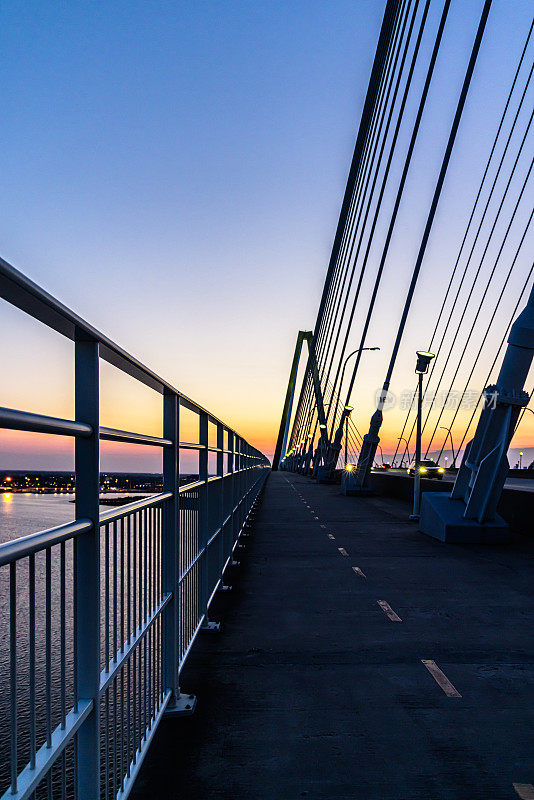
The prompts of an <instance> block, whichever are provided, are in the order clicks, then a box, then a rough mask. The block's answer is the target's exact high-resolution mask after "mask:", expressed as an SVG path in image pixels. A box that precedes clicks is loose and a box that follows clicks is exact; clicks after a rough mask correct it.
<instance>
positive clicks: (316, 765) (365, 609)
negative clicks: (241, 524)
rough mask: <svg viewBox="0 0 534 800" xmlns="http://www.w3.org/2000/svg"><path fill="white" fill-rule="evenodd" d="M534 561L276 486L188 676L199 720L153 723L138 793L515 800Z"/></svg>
mask: <svg viewBox="0 0 534 800" xmlns="http://www.w3.org/2000/svg"><path fill="white" fill-rule="evenodd" d="M306 503H307V504H308V505H309V506H311V509H310V508H308V507H307V505H306ZM328 534H332V535H333V536H335V540H333V539H330V538H329V537H328ZM338 548H344V549H345V551H346V552H347V553H348V555H346V556H345V555H343V554H342V552H340V551H339V550H338ZM533 556H534V549H533V547H532V545H531V544H530V543H527V542H523V543H517V544H515V545H512V546H511V547H508V548H496V547H494V548H491V549H490V548H483V547H476V546H450V545H443V544H441V543H439V542H435V541H433V540H430V539H428V538H425V537H424V536H422V535H421V534H419V533H417V532H416V531H415V529H414V526H413V524H412V523H409V522H408V521H407V509H406V506H405V505H404V504H402V503H400V502H397V501H393V500H391V501H390V500H384V499H379V498H368V499H365V500H357V499H354V498H345V497H342V496H341V495H340V494H339V489H338V487H328V486H316V485H314V484H311V483H310V482H309V481H307V480H305V479H303V478H301V477H299V476H295V475H287V474H284V473H274V474H273V475H271V477H270V479H269V481H268V484H267V488H266V493H265V497H264V500H263V503H262V505H261V508H260V510H259V513H258V517H257V522H256V526H255V531H254V534H253V537H251V544H250V546H249V547H248V552H247V553H246V555H245V556H244V557H243V560H244V561H245V562H246V563H245V564H244V566H243V567H242V568H241V572H240V574H239V575H238V576H236V581H235V590H234V592H232V593H231V594H228V595H219V596H218V599H217V608H216V609H215V610H214V611H215V613H214V614H213V616H214V617H215V618H216V617H217V614H220V615H221V618H222V619H223V621H224V630H223V632H222V633H221V634H220V635H210V634H204V635H203V636H202V638H200V639H199V640H198V643H197V645H196V646H195V649H194V652H193V654H192V656H191V660H190V662H189V663H188V666H187V669H186V671H185V674H184V677H183V685H184V687H185V688H186V689H187V690H190V691H192V692H195V693H196V694H197V696H198V709H197V713H196V714H195V716H194V717H190V718H186V719H183V720H180V721H177V722H176V721H175V722H172V721H169V722H164V723H163V725H162V726H161V728H160V730H159V732H158V735H157V738H156V740H155V743H154V745H153V747H152V750H151V752H150V754H149V756H148V758H147V761H146V764H145V765H144V767H143V769H142V772H141V776H140V778H139V781H138V783H137V786H136V789H135V791H134V793H133V797H134V798H136V800H142V799H143V800H144V798H153V797H165V798H169V799H171V798H180V800H188V799H189V798H195V800H198V799H199V798H200V799H201V800H204V798H206V800H211V798H221V799H222V798H224V800H230V798H231V799H232V800H271V798H272V799H273V800H274V798H276V800H286V799H287V800H295V798H299V797H308V798H310V800H312V799H313V800H315V799H316V798H317V799H319V798H320V799H321V800H323V799H326V798H329V799H332V800H412V798H417V799H418V800H445V799H446V800H462V799H463V798H466V800H467V799H469V800H472V799H473V798H484V800H489V798H491V799H492V800H501V798H514V797H516V798H517V794H516V792H515V791H514V788H513V783H514V782H516V783H518V784H530V783H534V747H533V745H532V735H531V734H532V730H533V729H534V702H533V700H534V657H533V656H534V649H533V633H532V632H533V630H534V626H533V622H534V597H533V583H532V566H533ZM353 567H359V568H360V569H361V570H362V571H363V573H364V574H365V575H366V578H363V577H361V576H360V575H358V574H357V573H356V572H355V571H354V570H353V569H352V568H353ZM378 600H383V601H386V602H387V603H388V604H389V606H390V607H391V609H392V610H393V611H394V612H395V613H396V614H397V615H398V616H399V617H400V619H401V620H402V621H401V622H393V621H391V620H390V618H389V617H388V616H387V614H386V612H385V611H384V610H382V608H381V607H380V606H379V605H378V603H377V601H378ZM423 659H425V660H431V661H434V662H435V663H436V665H437V667H439V668H440V669H441V671H442V673H443V674H444V675H445V676H446V677H447V678H448V679H449V681H450V682H451V683H452V685H453V686H454V687H455V688H456V690H457V691H458V692H459V693H460V694H461V697H451V696H448V695H447V694H446V693H445V691H444V690H443V689H442V688H440V685H439V684H438V683H437V682H436V680H434V678H433V676H432V674H431V673H430V672H429V671H428V669H427V668H426V667H425V665H424V664H423V662H422V660H423ZM429 666H432V665H429ZM445 688H447V687H445ZM525 796H530V795H525Z"/></svg>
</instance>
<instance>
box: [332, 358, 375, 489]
mask: <svg viewBox="0 0 534 800" xmlns="http://www.w3.org/2000/svg"><path fill="white" fill-rule="evenodd" d="M363 350H380V348H379V347H359V348H358V350H353V351H352V353H349V355H348V356H347V357H346V359H345V363H344V364H343V370H342V372H341V381H340V383H339V389H338V392H337V405H336V406H335V407H334V414H333V418H332V430H331V433H330V442H328V440H327V441H326V448H325V450H326V452H325V459H324V467H322V468H321V471H320V472H319V471H318V473H317V477H318V479H319V482H322V481H324V480H326V481H328V480H329V479H330V477H331V475H332V472H333V471H334V470H335V468H336V464H337V460H338V458H339V454H340V452H341V440H342V438H343V429H344V427H345V426H346V422H345V420H346V418H347V416H348V414H349V413H350V411H348V410H347V409H349V408H350V409H351V410H352V406H349V405H348V403H349V401H350V394H351V391H352V385H353V382H354V373H353V375H352V380H351V383H350V386H349V391H348V393H347V405H345V406H344V407H343V411H342V412H341V417H340V420H339V424H338V426H337V429H336V432H335V435H333V436H332V434H333V433H334V425H335V424H336V421H335V419H336V410H337V408H339V400H340V396H341V389H342V386H343V378H344V376H345V367H346V365H347V361H348V360H349V358H351V357H352V356H353V355H355V354H356V353H361V352H362V351H363ZM357 366H358V361H356V365H355V367H354V369H356V367H357ZM333 405H334V402H333V400H332V402H331V403H330V410H331V409H332V406H333Z"/></svg>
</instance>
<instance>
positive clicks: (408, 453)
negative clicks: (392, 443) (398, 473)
mask: <svg viewBox="0 0 534 800" xmlns="http://www.w3.org/2000/svg"><path fill="white" fill-rule="evenodd" d="M397 439H398V440H399V442H406V447H405V448H404V453H403V454H402V458H401V463H400V465H401V469H402V464H403V461H404V456H405V455H406V456H407V457H408V466H410V451H409V450H408V440H407V439H405V438H404V436H397Z"/></svg>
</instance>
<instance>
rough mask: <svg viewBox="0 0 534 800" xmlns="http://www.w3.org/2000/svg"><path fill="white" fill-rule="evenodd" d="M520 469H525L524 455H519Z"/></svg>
mask: <svg viewBox="0 0 534 800" xmlns="http://www.w3.org/2000/svg"><path fill="white" fill-rule="evenodd" d="M519 469H523V453H522V452H520V453H519Z"/></svg>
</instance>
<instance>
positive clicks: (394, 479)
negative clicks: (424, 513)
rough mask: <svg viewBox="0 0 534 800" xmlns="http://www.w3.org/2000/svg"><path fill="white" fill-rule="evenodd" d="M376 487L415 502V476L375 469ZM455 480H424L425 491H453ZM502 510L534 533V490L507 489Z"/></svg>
mask: <svg viewBox="0 0 534 800" xmlns="http://www.w3.org/2000/svg"><path fill="white" fill-rule="evenodd" d="M372 482H373V488H374V490H375V491H376V493H377V494H380V495H384V496H385V497H397V498H398V499H399V500H406V502H411V501H412V499H413V478H410V477H409V476H408V475H398V474H397V475H389V474H388V473H387V472H373V474H372ZM451 488H452V484H450V483H443V482H442V481H437V480H429V479H428V478H426V479H425V478H423V479H422V480H421V489H422V491H423V492H446V491H450V490H451ZM498 512H499V514H500V515H501V516H502V517H503V518H504V519H505V520H506V522H508V524H509V525H510V527H511V529H512V530H513V531H514V532H515V533H521V534H523V535H525V536H532V537H534V492H524V491H522V490H521V489H504V490H503V493H502V495H501V499H500V502H499V505H498Z"/></svg>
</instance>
